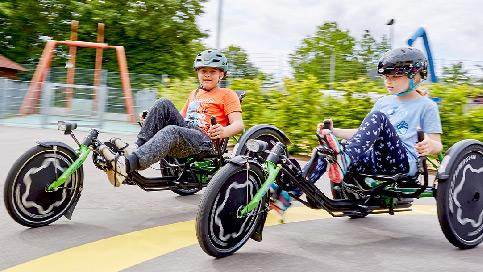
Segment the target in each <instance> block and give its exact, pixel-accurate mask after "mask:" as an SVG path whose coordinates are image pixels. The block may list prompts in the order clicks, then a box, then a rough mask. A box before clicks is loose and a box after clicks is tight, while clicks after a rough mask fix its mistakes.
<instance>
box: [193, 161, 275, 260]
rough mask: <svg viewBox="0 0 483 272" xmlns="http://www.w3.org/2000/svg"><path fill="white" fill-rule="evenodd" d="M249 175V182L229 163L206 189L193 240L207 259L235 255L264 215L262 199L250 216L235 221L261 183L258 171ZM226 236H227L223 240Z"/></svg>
mask: <svg viewBox="0 0 483 272" xmlns="http://www.w3.org/2000/svg"><path fill="white" fill-rule="evenodd" d="M248 173H249V174H248V176H249V179H247V170H246V167H245V166H238V165H234V164H231V163H228V164H226V165H225V166H223V167H222V168H221V169H220V170H219V171H218V172H217V173H216V174H215V176H213V178H212V180H211V181H210V183H209V184H208V186H207V187H206V191H205V192H204V194H203V197H202V199H201V202H200V206H199V210H198V214H197V216H196V236H197V238H198V243H199V244H200V246H201V248H202V249H203V251H205V252H206V253H207V254H208V255H211V256H213V257H217V258H221V257H225V256H229V255H231V254H233V253H235V252H236V251H237V250H238V249H240V248H241V247H242V246H243V245H244V244H245V243H246V242H247V240H248V239H249V238H250V237H251V235H252V234H253V232H254V231H255V229H256V227H257V226H258V224H259V223H260V220H261V219H262V217H263V216H262V215H263V212H266V211H264V209H265V202H266V197H263V198H262V201H260V203H259V205H258V207H257V208H256V209H255V210H253V212H252V213H251V214H250V215H248V216H246V217H243V218H238V217H237V212H238V210H239V209H241V207H243V206H244V205H246V204H247V203H248V202H249V201H250V196H254V195H255V193H256V192H257V191H258V189H259V188H260V186H261V184H262V181H263V177H264V175H263V172H262V170H261V168H260V167H258V166H255V165H254V166H252V167H250V170H249V172H248ZM240 185H245V186H240ZM237 186H240V187H237ZM247 188H250V189H249V190H247ZM221 205H223V206H221ZM221 207H222V208H221ZM220 227H221V228H220ZM225 232H227V233H230V234H228V235H226V236H225V235H224V233H225ZM230 236H231V237H230Z"/></svg>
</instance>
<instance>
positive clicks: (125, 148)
mask: <svg viewBox="0 0 483 272" xmlns="http://www.w3.org/2000/svg"><path fill="white" fill-rule="evenodd" d="M109 141H110V142H111V144H113V145H115V146H116V147H117V149H119V150H121V151H122V152H124V156H129V155H131V154H132V152H133V151H134V150H136V149H137V148H138V146H137V144H132V145H130V144H128V143H126V142H124V141H123V140H121V139H119V138H112V139H111V140H109Z"/></svg>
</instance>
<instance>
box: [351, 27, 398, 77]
mask: <svg viewBox="0 0 483 272" xmlns="http://www.w3.org/2000/svg"><path fill="white" fill-rule="evenodd" d="M357 44H358V46H357V47H358V48H357V58H358V60H359V61H360V62H361V63H362V65H364V67H365V70H366V72H367V73H369V72H370V71H371V70H374V69H377V64H378V61H379V59H380V58H381V56H382V54H384V52H386V51H388V50H389V49H391V45H390V44H389V41H388V39H387V38H386V36H385V35H384V36H382V39H381V42H377V41H376V39H375V38H374V37H373V36H372V35H371V33H370V31H369V30H365V31H364V34H363V35H362V38H361V40H360V41H359V42H358V43H357Z"/></svg>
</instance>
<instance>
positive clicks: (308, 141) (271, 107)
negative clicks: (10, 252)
mask: <svg viewBox="0 0 483 272" xmlns="http://www.w3.org/2000/svg"><path fill="white" fill-rule="evenodd" d="M196 86H197V84H196V82H195V81H194V80H184V81H180V80H174V81H172V82H170V83H169V84H167V85H166V86H163V87H160V95H161V96H164V97H167V98H169V99H171V100H172V101H173V102H174V103H175V105H176V106H177V107H178V108H179V109H181V108H182V107H183V105H184V102H185V101H186V98H187V97H188V94H189V93H190V92H191V91H192V90H194V89H195V88H196ZM426 87H427V88H428V89H429V93H430V95H431V96H433V97H440V98H441V100H442V102H441V103H440V104H439V109H440V115H441V122H442V125H443V144H444V146H445V149H447V148H449V147H450V146H451V145H452V144H454V143H455V142H457V141H459V140H462V139H468V138H473V139H478V140H480V141H483V133H482V132H483V107H481V105H480V106H476V107H473V108H470V107H469V106H468V102H469V98H471V97H478V96H482V95H483V90H482V88H480V87H474V86H469V85H449V84H432V85H428V86H426ZM230 88H231V89H234V90H246V96H245V98H244V100H243V103H242V109H243V119H244V122H245V128H246V129H248V128H250V127H252V126H254V125H256V124H272V125H275V126H277V127H278V128H280V129H281V130H282V131H283V132H285V133H286V134H287V135H288V137H289V138H290V140H291V141H292V143H293V145H291V146H290V147H289V150H290V151H291V153H293V154H301V155H307V154H309V153H310V151H311V150H312V149H313V148H314V147H315V146H316V145H317V139H316V137H315V130H316V126H317V124H318V123H319V122H321V121H322V120H323V119H325V118H332V119H333V120H334V125H335V126H336V127H341V128H357V127H358V126H359V125H360V123H361V121H362V120H363V119H364V117H365V116H366V114H367V113H368V112H369V111H370V110H371V109H372V106H373V104H374V102H373V101H372V100H371V99H370V98H369V97H360V95H354V94H367V93H369V92H375V93H381V94H385V93H386V91H385V90H384V88H383V85H382V82H380V81H374V80H370V79H366V78H360V79H357V80H351V81H347V82H338V83H335V84H334V86H333V88H334V89H336V90H342V91H344V92H345V94H344V95H343V97H342V98H333V97H330V96H326V95H324V94H323V92H322V91H323V90H325V89H328V86H327V85H324V84H320V83H318V81H317V79H316V78H314V77H308V78H306V79H304V80H293V79H286V80H285V81H284V84H283V89H281V90H280V89H275V88H272V89H263V88H262V82H261V81H260V80H258V79H234V80H233V81H232V82H231V85H230Z"/></svg>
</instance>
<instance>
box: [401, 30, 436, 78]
mask: <svg viewBox="0 0 483 272" xmlns="http://www.w3.org/2000/svg"><path fill="white" fill-rule="evenodd" d="M419 37H422V38H423V43H424V48H425V49H426V54H427V55H428V66H429V74H430V76H431V81H432V82H433V83H436V82H438V78H437V77H436V72H435V71H434V63H433V56H432V55H431V48H429V40H428V35H426V31H425V30H424V28H422V27H420V28H419V29H418V30H417V31H416V33H414V35H413V36H412V37H411V38H410V39H409V40H408V45H409V46H413V43H414V41H415V40H416V39H417V38H419Z"/></svg>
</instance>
